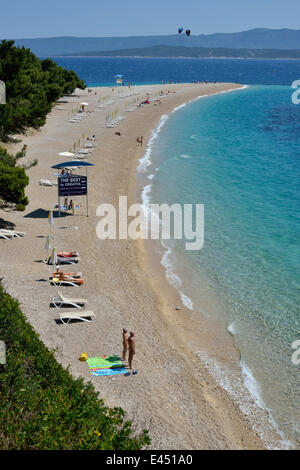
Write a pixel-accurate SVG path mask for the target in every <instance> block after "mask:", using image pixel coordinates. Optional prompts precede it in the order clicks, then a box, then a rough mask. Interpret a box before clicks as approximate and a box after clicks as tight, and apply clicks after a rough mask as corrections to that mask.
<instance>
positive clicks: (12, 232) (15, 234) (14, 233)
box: [1, 228, 26, 238]
mask: <svg viewBox="0 0 300 470" xmlns="http://www.w3.org/2000/svg"><path fill="white" fill-rule="evenodd" d="M1 232H2V233H4V235H6V234H7V235H11V236H12V237H17V238H22V237H24V236H25V235H26V232H20V231H19V230H8V229H4V228H2V229H1Z"/></svg>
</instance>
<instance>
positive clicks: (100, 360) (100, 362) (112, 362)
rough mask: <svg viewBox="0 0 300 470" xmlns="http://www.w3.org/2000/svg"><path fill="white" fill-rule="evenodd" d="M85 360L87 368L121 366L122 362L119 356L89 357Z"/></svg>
mask: <svg viewBox="0 0 300 470" xmlns="http://www.w3.org/2000/svg"><path fill="white" fill-rule="evenodd" d="M86 362H87V364H88V366H89V369H108V368H113V367H121V366H123V362H122V361H121V359H120V358H119V356H99V357H89V358H88V359H87V361H86Z"/></svg>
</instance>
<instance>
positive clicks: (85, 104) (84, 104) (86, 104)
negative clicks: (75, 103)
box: [80, 102, 89, 106]
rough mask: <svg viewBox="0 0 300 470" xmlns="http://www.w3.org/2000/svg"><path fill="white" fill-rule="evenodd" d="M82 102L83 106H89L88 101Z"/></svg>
mask: <svg viewBox="0 0 300 470" xmlns="http://www.w3.org/2000/svg"><path fill="white" fill-rule="evenodd" d="M80 104H81V106H88V105H89V104H88V103H84V102H83V103H80Z"/></svg>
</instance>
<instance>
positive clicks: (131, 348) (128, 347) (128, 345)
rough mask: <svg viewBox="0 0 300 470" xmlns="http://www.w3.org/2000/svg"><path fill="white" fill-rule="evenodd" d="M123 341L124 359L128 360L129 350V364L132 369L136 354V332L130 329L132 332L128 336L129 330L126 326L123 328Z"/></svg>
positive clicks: (134, 372) (135, 372)
mask: <svg viewBox="0 0 300 470" xmlns="http://www.w3.org/2000/svg"><path fill="white" fill-rule="evenodd" d="M122 341H123V355H122V360H123V361H125V360H126V355H127V351H128V364H129V369H130V370H132V361H133V356H134V355H135V340H134V332H133V331H130V334H129V336H128V331H127V330H126V328H123V333H122ZM132 373H133V374H137V371H133V372H132Z"/></svg>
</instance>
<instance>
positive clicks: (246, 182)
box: [139, 85, 300, 447]
mask: <svg viewBox="0 0 300 470" xmlns="http://www.w3.org/2000/svg"><path fill="white" fill-rule="evenodd" d="M291 94H292V90H291V88H290V87H287V86H277V85H270V86H256V85H254V86H250V87H248V88H247V89H243V90H239V91H234V92H230V93H224V94H219V95H215V96H210V97H206V98H202V99H199V100H197V101H195V102H193V103H190V104H187V105H186V106H184V107H182V108H181V109H178V110H177V111H176V112H175V113H172V114H171V115H170V116H169V117H168V118H167V117H163V119H162V121H161V123H160V125H161V129H160V132H159V133H154V135H153V138H152V139H151V142H150V145H149V146H148V149H147V152H146V155H145V157H144V158H143V160H142V161H141V163H140V166H139V171H140V174H141V175H143V178H144V181H145V183H144V184H145V187H144V192H143V197H144V202H145V203H146V202H154V203H163V202H166V203H168V204H173V203H181V204H184V203H193V204H195V203H202V204H204V205H205V243H204V247H203V249H202V250H201V251H186V250H185V247H184V242H183V241H178V240H176V241H168V242H164V246H165V248H166V249H167V250H168V251H166V253H165V255H164V258H163V260H162V262H163V263H164V265H165V267H166V269H167V274H168V278H169V280H170V281H171V282H173V284H174V285H175V286H177V288H179V290H180V292H181V296H182V300H183V302H184V303H185V304H186V305H187V306H188V307H189V308H192V309H194V310H195V311H198V310H199V312H200V311H202V313H203V309H201V305H202V302H201V301H202V296H203V295H204V290H203V288H202V287H203V285H208V286H210V289H211V291H212V292H215V294H216V296H217V297H218V299H219V301H220V302H221V304H222V309H221V315H222V320H223V321H224V322H225V324H226V325H227V327H228V328H229V331H230V332H231V333H232V334H233V335H234V340H235V344H236V345H237V347H238V348H239V350H240V352H241V365H242V373H243V380H242V383H243V387H244V388H245V393H246V392H247V393H248V392H249V393H250V394H251V396H252V399H253V402H255V404H256V406H258V407H260V408H263V409H266V410H267V413H268V418H269V421H270V422H272V423H273V425H275V426H276V427H277V429H279V430H280V432H281V442H280V443H278V442H276V443H275V442H272V441H271V440H270V439H268V436H267V432H266V429H262V426H263V424H262V423H254V425H255V424H257V426H256V427H257V429H258V430H259V431H260V432H261V434H262V436H263V437H264V438H265V442H266V443H267V444H268V445H269V446H270V447H272V446H273V447H278V446H283V447H284V446H294V447H295V446H298V447H299V446H300V378H299V377H300V374H299V372H300V365H295V364H293V363H292V353H293V350H292V348H291V345H292V343H293V341H295V340H299V339H300V316H299V313H300V312H299V288H300V280H299V274H300V273H299V266H300V249H299V248H300V238H299V233H300V211H299V202H300V186H299V176H300V105H298V106H296V105H294V104H292V101H291ZM162 124H163V126H162ZM172 276H173V277H172ZM178 278H180V279H181V281H180V282H179V283H178ZM204 313H205V315H207V316H208V317H209V316H211V317H215V318H218V315H219V316H220V312H214V311H213V310H212V311H209V310H207V311H205V312H204ZM224 334H227V333H226V330H225V331H224ZM207 364H208V365H209V364H211V363H209V361H208V362H207ZM211 369H212V372H214V373H215V374H216V375H218V374H219V377H217V378H218V379H219V380H220V381H221V382H222V381H223V385H224V383H225V382H226V373H224V374H223V375H222V374H221V373H220V370H219V372H218V374H217V371H218V368H216V367H214V370H213V366H211ZM226 383H227V382H226ZM231 386H232V387H234V384H231ZM236 387H237V389H239V390H234V389H232V390H231V392H232V394H233V395H234V396H235V397H236V398H239V399H240V400H243V397H242V396H241V395H242V391H241V388H242V386H241V383H240V382H238V383H237V384H236ZM225 388H226V387H225ZM250 401H251V400H250ZM249 403H250V402H249ZM246 408H247V407H246V406H245V402H244V411H245V412H249V410H247V409H246ZM252 419H253V420H254V421H255V416H254V418H252ZM257 419H258V418H257Z"/></svg>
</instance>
